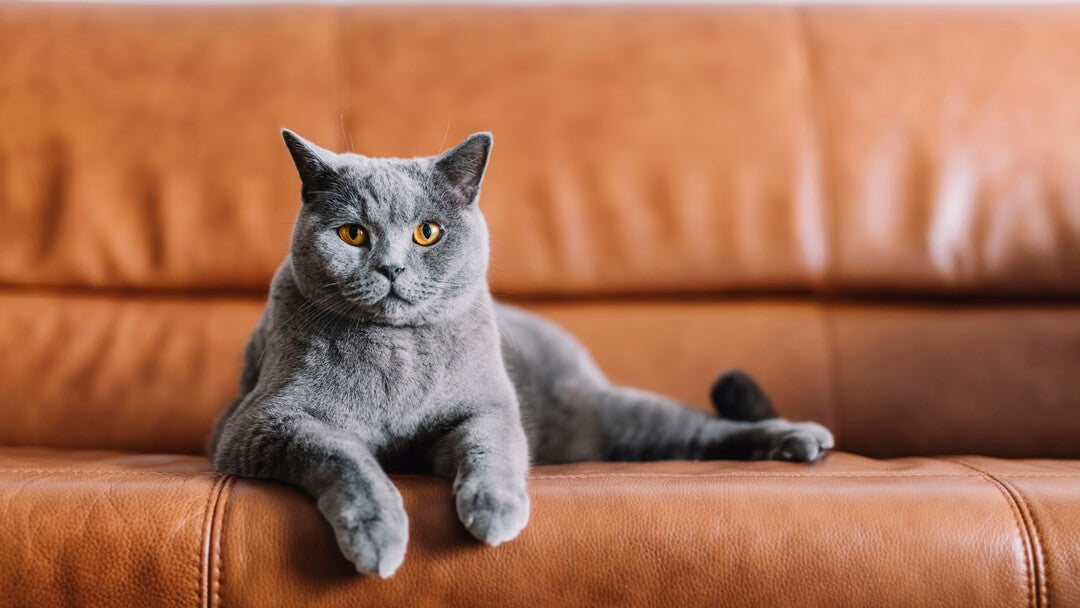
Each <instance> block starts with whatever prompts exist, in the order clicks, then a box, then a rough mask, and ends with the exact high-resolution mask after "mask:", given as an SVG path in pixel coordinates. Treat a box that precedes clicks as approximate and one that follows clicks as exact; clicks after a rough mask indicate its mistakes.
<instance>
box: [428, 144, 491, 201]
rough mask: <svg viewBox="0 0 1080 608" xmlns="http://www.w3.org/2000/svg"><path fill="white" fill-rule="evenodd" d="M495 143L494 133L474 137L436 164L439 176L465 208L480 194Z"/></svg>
mask: <svg viewBox="0 0 1080 608" xmlns="http://www.w3.org/2000/svg"><path fill="white" fill-rule="evenodd" d="M491 143H492V137H491V133H488V132H486V131H485V132H483V133H474V134H472V135H470V136H468V137H466V138H465V141H463V142H461V143H460V144H458V145H457V146H456V147H454V149H452V150H448V151H446V152H444V153H443V154H442V155H441V156H439V157H438V158H437V159H436V160H435V172H436V174H437V175H438V176H439V179H440V180H441V181H442V183H443V184H444V185H445V186H446V187H447V190H449V192H450V194H451V196H453V197H454V199H455V201H456V202H457V203H458V204H460V205H461V206H463V207H464V206H467V205H471V204H472V203H473V202H475V201H476V197H477V196H478V195H479V194H480V182H481V181H483V179H484V169H486V168H487V163H488V155H489V154H490V153H491Z"/></svg>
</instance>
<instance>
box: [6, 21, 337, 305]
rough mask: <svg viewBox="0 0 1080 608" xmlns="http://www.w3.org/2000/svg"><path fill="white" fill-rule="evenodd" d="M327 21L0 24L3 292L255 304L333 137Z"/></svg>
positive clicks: (332, 84) (330, 42) (332, 85)
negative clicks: (207, 295) (295, 142)
mask: <svg viewBox="0 0 1080 608" xmlns="http://www.w3.org/2000/svg"><path fill="white" fill-rule="evenodd" d="M333 23H334V11H333V9H330V8H319V7H307V8H292V7H248V8H246V9H243V10H240V9H237V8H235V7H222V6H219V7H213V6H211V7H206V6H204V7H184V6H125V7H117V6H111V7H110V6H92V5H82V6H79V5H36V6H35V5H29V4H17V3H7V4H4V5H3V6H2V7H0V56H3V57H4V61H3V62H0V87H2V89H0V90H2V91H3V93H2V94H0V124H3V125H4V129H2V130H0V242H2V243H3V255H0V283H2V284H9V285H62V286H73V285H74V286H94V287H154V288H187V287H210V288H227V289H237V288H242V287H252V288H261V289H265V287H266V285H267V284H268V277H270V275H271V273H272V272H273V270H274V268H275V266H276V265H277V263H278V262H280V260H281V258H282V257H283V255H284V253H285V251H286V250H287V248H288V234H289V227H290V225H291V222H292V218H293V216H294V215H295V212H296V207H297V206H298V205H299V195H298V193H299V190H298V188H297V184H296V177H295V172H294V171H292V170H290V166H289V160H288V154H287V153H286V152H285V149H284V147H283V146H282V144H281V137H280V136H279V134H278V129H279V128H280V127H281V126H284V125H286V124H287V125H288V126H289V127H291V128H293V129H296V130H297V131H299V132H301V133H304V134H305V135H306V136H308V137H310V138H312V139H314V140H316V141H323V142H325V141H328V140H332V139H333V138H335V137H340V135H338V134H339V133H340V131H339V126H338V125H339V120H338V119H339V116H338V111H337V108H336V104H335V101H334V95H333V93H334V90H335V86H336V84H335V80H336V78H335V75H334V72H333V69H334V65H333V63H332V62H329V61H327V59H328V58H329V57H331V56H332V54H333V53H332V47H333V43H334V41H333V38H332V37H328V36H327V32H329V31H331V29H332V27H333Z"/></svg>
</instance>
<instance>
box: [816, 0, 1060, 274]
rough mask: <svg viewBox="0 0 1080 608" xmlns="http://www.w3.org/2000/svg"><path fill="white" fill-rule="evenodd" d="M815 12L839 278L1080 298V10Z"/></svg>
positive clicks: (823, 142)
mask: <svg viewBox="0 0 1080 608" xmlns="http://www.w3.org/2000/svg"><path fill="white" fill-rule="evenodd" d="M1021 4H1022V3H1021ZM803 14H804V16H805V25H806V42H807V46H808V49H809V52H810V56H811V58H812V59H813V60H814V63H815V65H814V68H813V73H814V75H815V78H814V81H815V86H816V89H815V91H816V92H815V97H814V105H815V108H816V109H817V116H818V122H819V127H820V133H821V145H822V148H823V150H824V155H825V158H826V159H828V160H827V161H826V162H825V163H824V167H825V179H824V183H825V195H826V198H827V200H830V201H831V209H832V210H833V216H832V218H831V230H832V234H833V235H834V238H833V239H832V242H833V245H834V248H833V261H832V264H831V271H832V276H833V277H834V282H835V283H839V285H840V286H841V289H842V290H843V291H871V292H872V291H876V290H879V289H886V290H910V291H935V292H936V291H944V292H954V291H969V292H977V293H985V292H988V291H995V292H1022V293H1050V292H1061V293H1064V292H1068V293H1073V294H1075V293H1076V292H1077V287H1078V286H1080V173H1078V172H1077V170H1076V169H1077V167H1078V166H1080V146H1077V145H1074V144H1075V142H1080V106H1078V104H1077V100H1078V99H1080V81H1078V80H1077V79H1076V78H1069V77H1067V76H1066V74H1069V73H1075V72H1076V71H1077V70H1078V69H1080V53H1078V52H1077V50H1078V48H1080V47H1078V46H1077V45H1078V44H1080V36H1078V35H1077V32H1080V9H1078V8H1077V7H1076V6H1057V7H1053V6H1003V7H980V8H978V9H975V10H972V9H971V8H967V9H965V8H962V7H940V6H939V7H922V8H917V9H911V8H904V7H873V8H869V9H867V8H863V9H859V8H854V7H818V8H814V9H808V10H805V11H804V13H803ZM1066 142H1072V143H1066Z"/></svg>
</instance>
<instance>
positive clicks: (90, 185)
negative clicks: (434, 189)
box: [0, 4, 1080, 608]
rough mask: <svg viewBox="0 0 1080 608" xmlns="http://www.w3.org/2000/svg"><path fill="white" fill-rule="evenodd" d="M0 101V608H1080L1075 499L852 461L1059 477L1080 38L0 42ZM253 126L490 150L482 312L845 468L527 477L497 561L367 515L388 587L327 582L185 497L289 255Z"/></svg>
mask: <svg viewBox="0 0 1080 608" xmlns="http://www.w3.org/2000/svg"><path fill="white" fill-rule="evenodd" d="M0 57H3V61H0V125H3V128H2V129H0V445H3V446H37V447H0V521H2V522H3V523H2V524H0V589H2V596H0V597H2V598H3V599H2V600H0V603H2V604H4V605H12V606H54V605H56V606H59V605H73V606H74V605H86V606H95V607H97V606H140V607H141V606H145V605H149V604H153V605H155V606H173V605H176V606H192V605H196V606H218V607H220V606H231V605H233V604H243V605H282V606H293V605H312V604H319V605H328V606H336V605H341V606H345V605H348V606H355V605H368V604H379V605H400V606H441V605H500V606H518V605H520V606H526V605H527V606H537V605H564V606H575V605H587V604H588V605H613V606H614V605H618V606H645V605H654V606H661V605H663V606H668V605H680V606H681V605H686V606H690V605H739V606H769V607H772V606H782V605H797V606H845V607H858V606H873V607H877V606H886V605H896V604H897V603H902V604H904V605H911V606H950V607H954V606H965V607H966V606H972V607H977V606H1002V607H1004V606H1010V607H1012V606H1028V607H1030V608H1046V607H1048V606H1050V607H1053V606H1070V605H1080V582H1078V579H1077V577H1076V576H1075V573H1076V572H1078V571H1080V544H1078V543H1077V538H1080V519H1078V517H1077V515H1076V514H1077V513H1080V461H1077V460H1014V461H1007V460H999V459H995V458H988V457H986V456H940V457H935V458H903V459H898V460H872V459H869V458H866V457H865V456H867V455H870V456H901V455H918V454H923V455H926V454H947V455H951V454H983V455H992V456H1012V457H1033V456H1042V457H1059V458H1080V447H1078V444H1077V441H1076V438H1077V437H1078V436H1080V412H1078V410H1077V408H1076V404H1077V403H1078V400H1080V374H1077V370H1078V369H1080V367H1078V364H1080V308H1078V307H1077V306H1076V301H1075V299H1076V296H1077V295H1078V294H1080V171H1077V167H1080V81H1078V80H1077V79H1076V78H1075V75H1076V73H1077V72H1078V70H1080V9H1077V8H1076V7H1069V6H1063V7H1034V6H1023V7H1019V6H1014V7H927V6H921V7H902V8H901V7H885V6H872V7H844V6H840V7H837V6H801V7H782V6H757V7H731V6H682V7H668V6H664V7H660V6H623V7H611V6H608V7H565V6H563V7H521V6H518V7H494V6H472V7H418V6H411V7H385V6H384V7H376V6H322V7H319V6H306V7H290V6H248V7H229V6H218V7H213V6H201V7H192V6H118V5H56V4H6V5H2V6H0ZM279 126H288V127H290V128H293V129H295V130H297V131H299V132H301V133H302V134H304V135H305V136H307V137H309V138H311V139H313V140H314V141H316V142H318V143H321V144H323V145H326V146H329V147H333V148H335V149H339V150H341V149H347V148H352V149H355V150H357V151H360V152H365V153H370V154H378V155H387V154H394V155H413V154H428V153H433V152H435V151H437V150H439V149H440V148H442V147H445V146H446V145H449V144H450V143H451V142H453V141H455V140H456V139H458V138H460V137H461V136H463V135H465V134H466V133H468V132H471V131H474V130H480V129H488V130H493V131H494V132H495V136H496V147H495V154H494V156H493V160H492V163H491V167H490V173H489V175H488V177H487V179H486V181H485V194H484V199H483V203H482V204H483V206H484V208H485V210H486V213H487V215H488V217H489V219H490V224H491V228H492V243H493V268H492V283H493V287H494V289H495V291H496V292H497V293H498V294H499V295H502V296H508V297H511V298H514V299H516V300H519V301H521V302H523V303H524V304H526V305H527V306H528V307H530V308H532V309H534V310H537V311H538V312H540V313H541V314H543V315H545V316H548V317H549V318H551V319H553V320H555V321H557V322H559V323H560V324H562V325H564V326H565V327H567V328H568V329H569V330H570V331H571V332H573V333H575V334H576V335H578V336H579V337H580V338H581V340H582V341H583V342H584V343H585V344H586V346H588V347H589V348H590V349H591V350H592V352H593V353H594V354H595V356H596V358H597V359H598V360H599V362H600V364H601V366H602V367H603V368H604V369H605V370H606V371H607V372H608V373H609V375H610V376H611V377H612V379H613V380H615V381H617V382H620V383H625V384H632V385H635V386H640V387H643V388H647V389H652V390H656V391H659V392H662V393H665V394H669V395H672V396H675V397H677V398H680V399H682V400H685V401H687V402H689V403H691V404H692V405H694V406H696V407H706V406H707V403H706V399H705V395H706V390H707V388H708V386H709V384H710V383H711V381H712V380H713V378H714V377H715V375H716V374H717V373H718V372H719V371H720V370H722V369H724V368H727V367H731V366H739V367H742V368H744V369H747V370H748V371H750V372H751V373H752V374H754V375H755V376H756V377H758V378H759V379H760V380H761V381H762V383H763V384H764V385H765V387H766V389H767V390H768V391H769V392H770V393H771V394H772V395H773V396H774V398H775V400H776V402H777V405H778V407H779V409H780V411H781V413H783V414H785V415H787V416H789V417H792V418H799V419H814V420H818V421H820V422H823V423H825V424H826V425H828V426H830V427H831V428H833V429H834V430H835V431H836V434H837V437H838V440H839V444H840V446H841V447H843V448H844V449H847V450H852V451H855V452H858V453H861V454H863V456H853V455H851V454H848V453H840V452H838V453H832V454H830V455H829V456H828V457H827V458H826V460H825V461H824V462H822V463H819V464H816V465H812V466H804V465H791V464H785V463H776V462H770V463H733V462H708V463H690V462H663V463H649V464H611V463H607V464H604V463H586V464H579V465H572V466H562V467H538V468H536V469H534V470H533V472H532V476H531V479H530V486H529V491H530V495H531V497H532V500H533V508H534V512H533V519H532V522H531V524H530V526H529V527H528V528H527V529H526V531H525V532H524V534H523V535H522V536H521V538H520V539H518V540H516V541H514V542H511V543H508V544H505V545H503V546H501V547H498V548H488V547H484V546H481V545H479V544H478V543H476V542H475V541H473V540H472V539H470V538H469V537H468V535H467V534H466V533H465V532H464V531H463V530H462V528H461V526H460V525H459V523H458V522H457V520H456V518H455V516H454V513H453V509H452V506H451V505H452V503H451V498H450V493H449V487H448V484H447V483H446V482H444V481H441V480H438V479H435V478H430V477H420V476H396V477H395V478H394V480H395V483H397V484H398V486H399V487H400V488H401V490H402V493H403V495H404V497H405V503H406V507H407V509H408V511H409V514H410V518H411V530H410V532H411V541H410V547H409V557H408V559H407V560H406V562H405V565H404V566H403V567H402V569H401V570H400V571H399V573H398V574H397V576H396V577H395V578H393V579H391V580H388V581H380V580H376V579H372V578H362V577H358V576H357V575H355V574H354V573H353V572H352V571H351V569H350V567H349V565H348V563H347V562H345V561H344V559H343V558H342V557H341V555H340V553H339V552H338V550H337V548H336V547H335V544H334V542H333V539H332V537H331V535H330V532H329V529H328V527H327V526H326V524H325V523H324V522H323V520H322V519H321V518H320V517H319V515H318V513H317V511H316V510H315V508H314V505H313V503H312V501H311V500H310V499H309V498H307V497H305V496H303V495H302V494H300V493H299V492H297V491H295V490H293V489H290V488H288V487H285V486H281V485H276V484H269V483H260V482H253V481H249V480H241V479H236V478H229V477H222V476H218V475H215V474H214V473H213V472H212V471H211V470H210V467H209V464H208V463H207V461H206V460H205V459H204V458H202V457H198V456H183V455H178V453H184V452H187V453H197V452H200V451H201V450H202V447H203V442H204V439H205V437H206V434H207V432H208V429H209V426H210V423H211V421H212V419H213V417H214V415H215V413H216V412H217V411H218V410H219V409H220V408H221V407H223V406H224V405H225V404H226V403H227V402H228V400H229V399H230V398H231V397H232V394H233V390H234V385H235V382H236V377H237V373H238V370H239V365H240V352H241V348H242V346H243V342H244V340H245V338H246V336H247V334H248V332H249V331H250V329H251V327H252V326H253V325H254V323H255V320H256V318H257V316H258V314H259V311H260V310H261V307H262V297H263V293H264V290H265V288H266V285H267V283H268V281H269V278H270V275H271V273H272V272H273V270H274V268H275V267H276V265H277V264H278V263H279V261H280V260H281V257H282V255H283V254H284V252H285V249H286V246H287V241H288V233H289V230H290V226H291V221H292V218H293V216H294V214H295V211H296V208H297V205H298V204H299V201H298V197H297V192H298V184H297V180H296V179H295V177H294V175H293V169H292V167H291V164H290V162H289V159H288V155H287V154H286V153H285V151H284V148H283V147H282V146H281V144H280V141H279V139H278V135H277V132H276V130H277V128H278V127H279ZM732 292H748V293H750V294H751V295H752V296H753V298H742V297H740V298H736V299H732V298H726V299H725V298H721V297H716V296H719V295H724V294H729V293H732ZM45 446H52V447H53V448H117V449H126V450H135V451H142V452H154V453H143V454H136V453H132V452H105V451H98V450H87V451H64V450H60V449H50V448H49V447H45Z"/></svg>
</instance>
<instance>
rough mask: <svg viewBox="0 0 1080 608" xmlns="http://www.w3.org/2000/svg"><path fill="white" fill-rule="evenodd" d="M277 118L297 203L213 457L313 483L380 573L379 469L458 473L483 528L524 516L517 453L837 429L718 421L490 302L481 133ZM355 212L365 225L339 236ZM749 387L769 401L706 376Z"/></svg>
mask: <svg viewBox="0 0 1080 608" xmlns="http://www.w3.org/2000/svg"><path fill="white" fill-rule="evenodd" d="M282 135H283V137H284V139H285V142H286V145H287V146H288V148H289V150H290V152H291V153H292V155H293V159H294V161H295V163H296V166H297V170H298V172H299V173H300V177H301V181H302V184H303V186H302V198H303V201H304V204H303V205H302V207H301V209H300V212H299V214H298V217H297V220H296V225H295V228H294V230H293V235H292V244H291V249H290V253H289V255H288V257H287V258H286V259H285V261H284V262H283V263H282V265H281V267H280V268H279V269H278V271H277V274H276V275H275V277H274V280H273V283H272V285H271V289H270V297H269V301H268V303H267V306H266V310H265V311H264V313H263V316H262V318H261V320H260V321H259V324H258V326H257V327H256V329H255V331H254V333H253V334H252V336H251V339H250V341H249V343H248V345H247V349H246V351H245V357H244V359H245V361H244V370H243V373H242V377H241V381H240V391H239V396H238V397H237V398H236V400H235V401H234V402H233V404H232V405H231V406H230V407H229V408H228V410H227V411H226V412H225V413H224V414H223V415H222V416H221V418H220V419H219V421H218V423H217V425H216V428H215V430H214V433H213V436H212V438H211V451H212V454H213V460H214V466H215V467H216V468H217V469H218V470H219V471H222V472H225V473H231V474H236V475H243V476H247V477H255V478H261V479H272V480H279V481H283V482H287V483H290V484H294V485H297V486H299V487H300V488H302V489H303V490H305V491H306V492H307V493H309V494H310V495H312V496H313V497H314V498H315V499H316V502H317V505H318V508H319V510H320V511H321V512H322V514H323V516H325V517H326V519H327V521H329V523H330V525H331V526H332V527H333V529H334V532H335V535H336V537H337V540H338V545H339V546H340V548H341V550H342V552H343V553H344V554H345V556H346V557H347V558H348V559H350V560H351V561H352V562H353V563H354V564H355V566H356V569H357V570H358V571H360V572H365V573H377V574H379V575H380V576H383V577H387V576H390V575H391V574H393V573H394V571H395V570H396V569H397V568H398V566H400V565H401V563H402V560H403V559H404V556H405V547H406V544H407V542H408V520H407V518H406V514H405V511H404V509H403V506H402V499H401V495H400V494H399V493H398V491H397V489H396V488H395V487H394V485H393V484H392V483H391V482H390V480H389V479H388V478H387V476H386V473H385V472H384V470H419V471H431V472H434V473H436V474H439V475H443V476H445V477H448V478H450V479H453V490H454V495H455V502H456V505H457V512H458V516H459V517H460V519H461V521H462V523H464V524H465V527H466V528H468V530H469V531H470V532H471V533H472V534H473V535H474V536H475V537H477V538H478V539H480V540H482V541H484V542H487V543H489V544H492V545H497V544H499V543H501V542H504V541H508V540H511V539H513V538H514V537H516V536H517V535H518V533H519V532H520V531H521V530H522V528H524V526H525V524H526V522H527V521H528V518H529V497H528V494H527V493H526V484H525V476H526V471H527V469H528V466H529V462H530V457H531V460H532V462H535V463H558V462H574V461H582V460H652V459H669V458H689V459H711V458H740V459H762V458H774V459H785V460H796V461H809V460H815V459H817V458H818V457H819V456H821V454H822V453H823V452H824V450H826V449H828V448H830V447H832V444H833V439H832V436H831V435H830V434H829V432H828V431H827V430H826V429H825V428H823V427H821V426H820V425H817V424H814V423H792V422H788V421H786V420H782V419H779V418H768V419H765V420H728V419H722V418H718V417H715V416H711V415H708V414H706V413H704V412H698V411H695V410H692V409H690V408H687V407H684V406H683V405H681V404H679V403H676V402H674V401H672V400H670V399H667V398H665V397H661V396H658V395H654V394H650V393H646V392H643V391H638V390H634V389H629V388H622V387H617V386H613V385H611V384H610V383H609V382H608V381H607V379H606V378H605V377H604V375H603V374H602V373H601V372H600V370H599V369H598V368H597V367H596V365H595V364H594V363H593V361H592V359H591V358H590V357H589V355H588V353H587V352H586V351H585V350H584V348H582V347H581V346H580V345H579V344H578V343H577V342H576V341H575V340H574V339H573V338H572V337H571V336H570V335H569V334H567V333H565V332H564V331H563V330H561V329H560V328H558V327H556V326H555V325H553V324H551V323H549V322H547V321H545V320H543V319H541V318H539V317H536V316H534V315H532V314H529V313H526V312H524V311H521V310H518V309H515V308H512V307H510V306H505V305H501V304H497V303H495V302H494V301H493V300H492V298H491V295H490V292H489V290H488V286H487V279H486V273H487V266H488V233H487V227H486V224H485V223H484V218H483V215H482V214H481V212H480V210H479V208H478V205H477V204H476V199H477V197H478V196H479V192H480V184H481V181H482V179H483V174H484V170H485V168H486V165H487V159H488V155H489V151H490V148H491V141H492V140H491V135H490V134H487V133H478V134H475V135H473V136H471V137H469V138H468V139H466V140H465V141H463V142H462V143H461V144H459V145H458V146H457V147H455V148H454V149H452V150H450V151H448V152H446V153H445V154H442V155H440V156H438V157H428V158H418V159H407V160H403V159H371V158H365V157H363V156H359V155H356V154H334V153H332V152H329V151H327V150H323V149H322V148H319V147H317V146H315V145H314V144H312V143H310V142H307V141H305V140H304V139H302V138H300V137H299V136H297V135H295V134H293V133H292V132H290V131H283V133H282ZM427 220H435V221H437V222H438V223H439V224H441V225H442V226H443V228H444V233H443V236H442V238H441V240H439V241H438V242H436V243H435V244H434V245H431V246H428V247H422V246H420V245H418V244H416V243H415V242H414V241H413V239H412V233H413V229H414V228H415V227H416V226H417V224H419V223H420V222H423V221H427ZM351 223H355V224H360V225H362V226H364V227H365V229H366V230H367V232H368V234H369V240H368V242H367V243H364V244H363V245H361V246H359V247H354V246H352V245H349V244H347V243H345V242H344V241H342V240H341V238H339V237H338V235H337V229H338V227H339V226H341V225H343V224H351ZM395 266H399V267H402V268H404V270H403V271H401V274H400V276H398V277H397V278H396V279H394V280H391V279H390V278H388V274H387V273H386V272H385V268H388V267H395ZM380 268H384V270H383V271H380ZM739 380H740V382H750V383H751V384H752V381H750V380H749V378H748V377H746V378H740V379H739ZM740 386H741V385H740ZM753 388H754V389H755V390H756V386H755V387H753ZM751 393H752V394H754V395H755V398H758V396H759V397H760V399H764V396H763V395H761V394H760V391H758V392H757V393H753V391H750V393H747V392H746V391H745V390H743V389H739V390H736V389H734V388H733V389H730V390H728V389H725V390H723V391H720V393H718V394H722V395H726V396H727V397H725V399H731V398H738V397H737V395H741V394H751ZM732 395H735V396H736V397H731V396H732ZM714 396H715V394H714ZM718 407H720V404H719V403H718ZM725 407H727V406H726V405H725ZM736 409H737V408H736ZM757 409H758V410H760V411H766V410H764V409H762V408H757ZM767 411H770V412H771V409H768V410H767Z"/></svg>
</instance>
